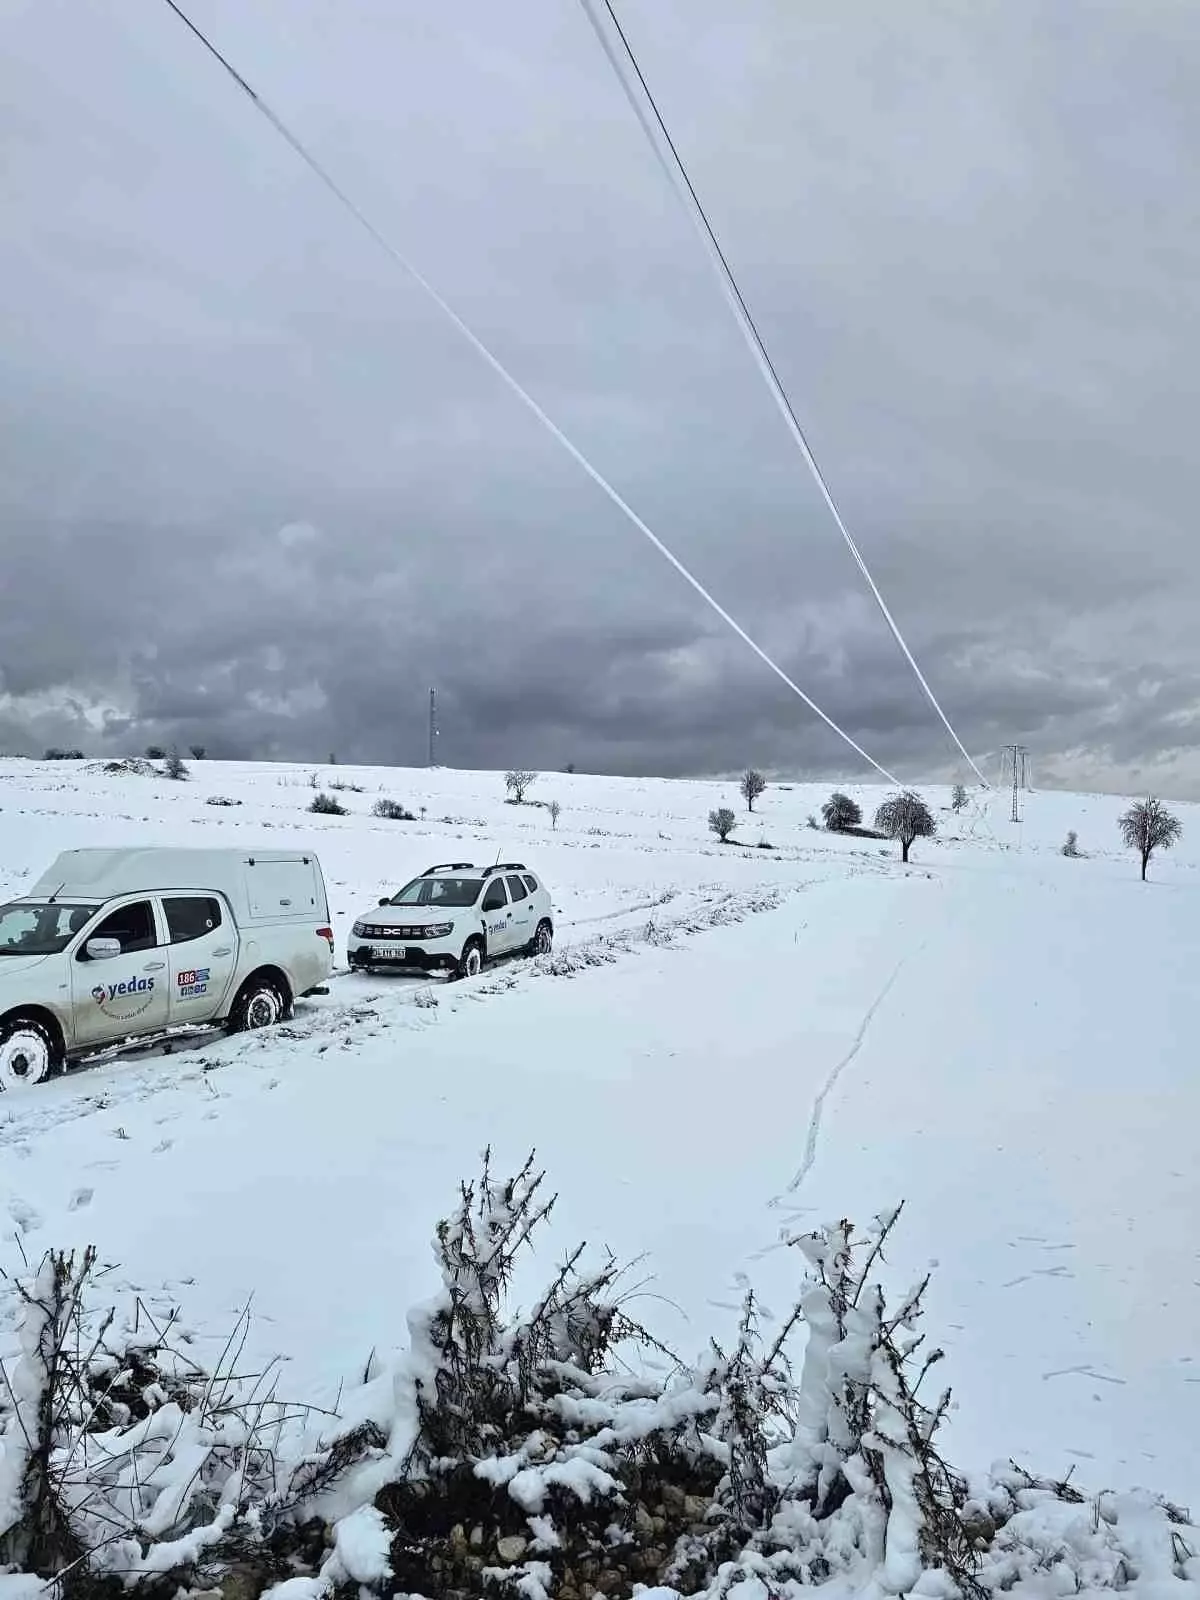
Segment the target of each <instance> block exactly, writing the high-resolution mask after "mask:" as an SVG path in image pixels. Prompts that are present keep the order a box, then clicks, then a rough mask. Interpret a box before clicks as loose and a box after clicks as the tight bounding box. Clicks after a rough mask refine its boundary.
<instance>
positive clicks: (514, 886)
mask: <svg viewBox="0 0 1200 1600" xmlns="http://www.w3.org/2000/svg"><path fill="white" fill-rule="evenodd" d="M508 892H509V894H511V895H512V897H513V905H516V903H517V901H518V900H527V899H528V898H529V890H528V889H527V888H526V887H525V885H524V883H523V882H522V880H521V879H520V878H518V877H517V875H516V873H515V872H512V873H510V874H509V877H508Z"/></svg>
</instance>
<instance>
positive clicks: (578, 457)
mask: <svg viewBox="0 0 1200 1600" xmlns="http://www.w3.org/2000/svg"><path fill="white" fill-rule="evenodd" d="M165 3H166V5H167V6H168V7H169V8H170V9H171V10H172V11H173V12H174V13H175V15H176V16H177V17H178V18H179V20H180V21H181V22H182V23H184V24H185V25H186V27H187V28H188V31H189V32H190V33H191V34H192V35H193V36H194V37H195V38H196V39H198V40H199V42H200V43H201V44H202V45H203V46H204V48H205V49H206V50H207V51H208V53H209V55H211V56H212V57H213V59H214V60H215V61H217V62H218V63H219V64H220V65H221V66H222V67H223V68H224V69H225V71H226V72H227V73H228V74H229V76H230V77H231V78H232V79H233V81H234V83H236V84H237V86H238V88H239V89H241V90H242V92H243V93H244V94H245V95H247V96H248V98H249V99H250V101H251V103H252V104H253V106H254V107H255V109H256V110H257V111H260V112H261V113H262V115H263V116H264V117H265V118H266V119H267V121H268V122H269V123H270V124H271V126H272V127H273V128H274V129H275V131H276V133H278V134H279V136H280V138H282V139H283V140H284V141H285V142H286V143H287V144H288V145H289V146H290V147H291V148H292V150H293V151H295V153H296V155H298V156H299V157H300V159H301V161H303V162H304V164H305V166H306V167H308V169H309V170H310V172H312V174H313V175H314V177H316V178H318V179H319V180H320V182H321V183H322V184H324V186H325V188H326V189H328V190H329V192H330V194H332V195H333V197H334V198H335V199H336V200H337V201H338V202H339V204H341V205H342V206H344V207H345V209H346V210H347V211H348V212H349V213H350V215H351V216H352V217H353V218H354V219H355V221H356V222H358V224H359V225H360V226H361V227H362V228H363V229H364V230H365V231H366V232H367V233H368V234H369V235H370V236H371V238H372V239H373V240H374V241H375V243H376V244H377V245H379V247H380V249H382V250H384V251H386V252H387V254H388V255H389V256H390V257H391V258H392V260H393V261H394V262H395V263H396V264H397V266H399V267H400V268H401V269H402V270H403V271H404V272H405V273H407V274H408V276H409V277H410V278H411V279H412V280H413V282H414V283H415V284H417V286H418V287H419V288H421V289H423V290H424V292H425V293H426V294H427V295H428V296H429V298H430V299H431V300H432V301H433V303H434V305H436V306H437V307H438V309H439V310H440V311H441V312H443V313H444V314H445V316H447V317H448V318H449V319H450V321H451V322H452V323H453V324H454V326H455V327H456V328H457V329H458V331H459V333H461V334H462V336H463V338H464V339H465V340H466V341H467V343H468V344H469V345H471V347H472V348H473V349H474V350H475V351H476V353H477V354H478V355H480V356H482V358H483V360H484V361H486V362H487V364H488V366H489V367H491V369H492V371H493V372H494V373H495V374H496V376H497V377H498V378H500V379H501V380H502V381H503V382H504V383H505V384H506V385H507V386H508V388H509V389H511V391H512V392H513V394H515V395H516V397H517V399H518V400H520V402H521V403H522V405H524V406H526V407H527V408H528V409H529V410H530V411H531V412H532V413H533V415H534V416H535V417H536V418H537V419H538V421H539V422H540V423H541V424H542V426H543V427H544V428H545V429H546V430H547V432H549V433H550V434H552V435H553V437H554V438H555V439H557V440H558V442H559V444H560V445H562V447H563V449H564V450H565V451H566V452H567V454H568V455H569V456H570V457H571V458H572V460H574V461H575V462H577V463H578V465H579V466H580V467H582V468H583V470H584V472H586V473H587V475H588V477H589V478H591V480H592V482H593V483H595V484H596V485H597V487H599V488H600V489H602V490H603V491H604V493H605V494H606V495H607V496H608V498H609V499H610V500H611V501H612V502H613V504H614V505H615V506H616V507H617V509H618V510H619V511H622V512H624V514H625V516H626V517H628V519H629V521H630V522H632V523H633V525H634V527H635V528H636V529H637V530H638V532H639V533H641V534H643V535H644V536H645V537H646V538H647V539H648V540H649V541H650V543H651V544H652V545H653V546H654V548H655V549H656V550H657V551H658V553H659V555H661V556H662V557H663V559H664V560H665V561H668V562H669V563H670V564H671V566H672V567H674V569H675V571H676V572H678V574H679V576H680V577H681V578H683V579H684V581H685V582H686V583H689V584H690V585H691V586H692V588H693V589H694V590H695V591H696V593H697V594H698V595H699V596H700V598H701V599H702V600H703V601H704V602H705V603H706V604H707V605H708V606H710V607H711V608H712V609H713V611H715V612H716V614H717V616H719V617H720V618H721V620H722V622H724V623H725V624H726V625H727V626H728V627H730V628H732V629H733V631H734V633H736V634H737V636H738V638H739V639H741V641H742V642H743V644H746V645H748V646H749V647H750V649H751V650H753V652H754V654H755V655H756V656H757V657H758V658H759V660H760V661H762V662H763V664H764V665H765V666H768V667H769V668H770V669H771V671H772V672H773V673H774V674H775V676H776V677H777V678H779V679H780V680H781V681H782V682H783V683H785V684H786V685H787V687H788V688H789V689H790V690H791V691H792V693H793V694H795V695H797V696H799V698H800V699H801V700H802V701H803V702H804V704H805V705H806V706H807V707H808V709H809V710H810V711H812V712H813V713H814V714H815V715H816V716H818V717H819V718H820V719H821V721H822V722H823V723H825V725H826V727H828V728H830V729H832V731H833V732H834V733H836V734H837V736H838V738H839V739H843V740H844V741H845V742H846V743H847V744H848V745H849V746H850V748H851V749H852V750H853V751H854V752H855V754H856V755H859V756H861V757H862V759H863V760H864V761H865V762H866V763H867V765H868V766H871V767H874V769H875V771H876V772H878V773H880V774H881V775H882V776H883V777H885V778H886V779H887V780H888V782H889V783H895V784H898V783H899V781H900V780H899V779H898V778H896V777H894V776H893V774H892V773H890V772H889V771H888V770H887V768H886V767H884V766H881V765H880V763H879V762H878V761H876V760H875V758H874V757H873V756H869V755H868V754H867V752H866V751H865V750H864V749H863V748H862V746H861V745H860V744H858V743H856V742H855V740H854V739H852V738H851V736H850V735H849V734H848V733H847V732H846V730H845V729H844V728H841V727H839V726H838V724H837V723H836V722H835V721H834V720H833V718H832V717H831V716H828V715H827V714H826V713H825V712H824V711H822V710H821V708H820V706H819V705H818V704H817V703H816V701H815V700H812V699H810V698H809V696H808V695H806V694H805V692H804V690H803V689H802V688H801V687H800V686H799V684H798V683H795V682H794V681H793V680H792V679H791V678H790V677H789V676H788V674H787V673H786V672H785V671H784V670H783V668H782V667H781V666H780V665H779V664H778V662H776V661H774V660H772V658H771V657H770V656H769V655H768V654H767V652H766V651H765V650H764V649H763V648H762V646H761V645H760V644H758V643H756V641H755V640H754V639H752V638H751V637H750V635H749V634H748V633H747V632H746V630H745V628H743V627H742V625H741V623H740V622H737V621H735V619H734V618H733V617H732V616H730V614H729V612H728V611H726V610H725V608H724V606H722V605H721V603H720V602H719V601H718V600H716V599H715V598H714V597H713V595H711V594H710V593H709V591H708V590H707V589H706V588H705V587H704V585H703V584H702V583H701V582H700V580H699V578H697V577H695V576H693V574H692V573H691V572H690V571H689V570H688V568H687V567H685V566H684V564H683V562H682V561H680V560H679V558H678V556H676V555H674V554H673V553H672V552H671V551H670V550H669V549H668V548H667V546H666V545H665V544H664V543H663V542H662V540H661V539H660V538H659V537H658V535H657V534H656V533H654V532H653V531H652V529H651V528H650V527H649V526H648V525H647V524H646V523H645V522H643V521H642V519H641V517H639V516H638V514H637V512H636V511H634V509H633V507H632V506H630V505H629V504H628V503H627V502H626V501H625V500H624V499H622V497H621V495H620V494H618V492H617V490H616V489H614V488H613V486H612V484H610V483H609V481H608V479H607V478H605V477H604V476H603V474H602V473H600V472H599V471H598V470H597V468H595V467H594V466H593V465H592V464H591V462H590V461H589V460H588V459H587V457H586V456H585V455H584V454H583V452H582V451H581V450H580V449H578V448H577V447H576V446H575V445H574V444H572V442H571V440H570V439H568V438H567V436H566V434H565V433H564V432H563V431H562V429H561V428H560V427H559V426H558V424H557V423H556V422H554V421H553V420H552V419H551V418H550V417H549V416H548V415H547V414H546V412H545V411H543V410H542V408H541V406H540V405H539V404H538V403H537V401H536V400H535V399H534V398H533V396H532V395H531V394H530V393H529V392H528V390H527V389H524V388H523V387H522V386H521V384H520V383H519V382H518V381H517V379H516V378H514V377H513V375H512V374H511V373H510V372H509V370H508V368H507V367H505V366H504V365H503V363H502V362H501V361H500V360H499V358H498V357H496V356H494V355H493V354H492V352H491V351H490V350H489V349H488V347H487V345H485V344H484V342H483V341H482V339H480V338H479V337H478V336H477V335H476V334H475V333H473V332H472V331H471V329H470V328H469V327H468V326H467V324H466V323H465V322H464V321H463V319H462V318H461V317H460V316H459V315H458V313H457V312H456V311H455V310H454V309H453V307H452V306H450V305H449V304H448V302H447V301H445V300H443V299H442V297H441V295H440V294H438V292H437V290H436V289H435V288H434V287H433V285H432V284H431V283H430V282H429V281H428V280H427V279H426V278H424V277H423V276H422V275H421V273H419V272H418V271H417V269H416V267H414V266H413V264H412V263H411V262H410V261H409V260H408V258H407V257H406V256H404V255H402V254H401V252H400V251H399V250H398V249H397V248H396V246H395V245H394V244H392V243H391V241H390V240H389V239H388V238H386V237H385V235H384V234H382V233H380V231H379V229H378V228H377V227H376V226H375V224H374V223H373V222H371V221H370V219H369V218H368V217H367V216H366V214H365V213H364V212H362V211H360V210H359V208H358V206H357V205H356V204H355V203H354V201H353V200H351V198H350V196H349V195H348V194H347V193H346V191H345V190H344V189H343V188H342V187H341V186H340V185H339V184H338V183H337V182H336V180H335V179H334V178H332V177H331V176H330V175H329V173H328V172H327V171H326V170H325V168H324V167H323V166H322V165H321V163H320V162H319V161H318V160H317V158H316V157H315V156H314V155H312V154H311V153H310V151H309V150H308V149H307V147H306V146H305V145H304V144H302V143H301V141H300V139H299V138H298V137H297V136H296V135H295V134H294V133H293V132H292V131H291V129H290V128H289V127H288V126H287V124H286V123H285V122H284V121H283V120H282V118H280V117H279V116H278V115H276V113H275V112H274V111H272V110H271V107H270V106H269V105H268V104H267V102H266V101H265V100H264V99H263V97H262V96H261V95H260V94H258V93H257V92H256V91H255V90H254V89H252V88H251V87H250V85H249V84H248V83H247V82H246V80H245V78H243V77H242V75H241V73H240V72H238V71H237V70H236V69H235V68H234V67H233V66H232V65H231V64H230V62H229V61H227V60H226V58H225V57H224V56H223V55H222V54H221V52H220V51H219V50H218V49H217V48H216V46H215V45H214V44H213V43H212V42H211V40H210V39H209V38H208V37H207V35H205V34H204V33H202V32H201V31H200V29H199V28H198V27H197V26H196V24H195V23H194V22H193V21H192V20H191V18H190V17H188V16H187V15H186V13H185V12H184V11H182V10H181V9H180V7H179V6H178V5H177V4H176V0H165Z"/></svg>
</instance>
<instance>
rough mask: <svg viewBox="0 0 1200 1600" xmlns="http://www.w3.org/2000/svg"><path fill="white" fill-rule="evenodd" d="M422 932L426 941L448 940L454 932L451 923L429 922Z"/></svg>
mask: <svg viewBox="0 0 1200 1600" xmlns="http://www.w3.org/2000/svg"><path fill="white" fill-rule="evenodd" d="M423 932H424V934H425V937H426V938H427V939H448V938H449V937H450V935H451V934H452V933H453V932H454V924H453V923H452V922H431V923H430V924H429V926H428V927H427V928H425V929H424V930H423Z"/></svg>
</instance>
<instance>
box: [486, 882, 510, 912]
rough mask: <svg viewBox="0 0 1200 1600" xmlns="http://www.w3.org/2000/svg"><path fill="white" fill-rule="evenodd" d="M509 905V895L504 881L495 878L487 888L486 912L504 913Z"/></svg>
mask: <svg viewBox="0 0 1200 1600" xmlns="http://www.w3.org/2000/svg"><path fill="white" fill-rule="evenodd" d="M507 904H508V895H507V894H506V893H505V892H504V879H503V878H493V879H492V881H491V883H489V884H488V886H487V893H486V894H485V895H484V897H483V909H484V910H485V911H503V910H504V907H505V906H506V905H507Z"/></svg>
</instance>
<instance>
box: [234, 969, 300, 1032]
mask: <svg viewBox="0 0 1200 1600" xmlns="http://www.w3.org/2000/svg"><path fill="white" fill-rule="evenodd" d="M287 1012H288V1001H287V996H286V995H285V994H284V993H283V991H282V990H281V989H280V987H279V984H278V983H277V982H276V980H275V979H274V978H268V977H262V978H249V979H247V981H246V982H245V983H244V984H243V985H242V987H241V989H240V990H239V991H238V997H237V999H236V1000H235V1001H234V1002H233V1010H232V1011H231V1012H230V1013H229V1031H230V1033H248V1032H250V1030H251V1029H257V1028H273V1027H274V1026H275V1024H276V1023H277V1022H282V1021H283V1019H284V1017H286V1016H287Z"/></svg>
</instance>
